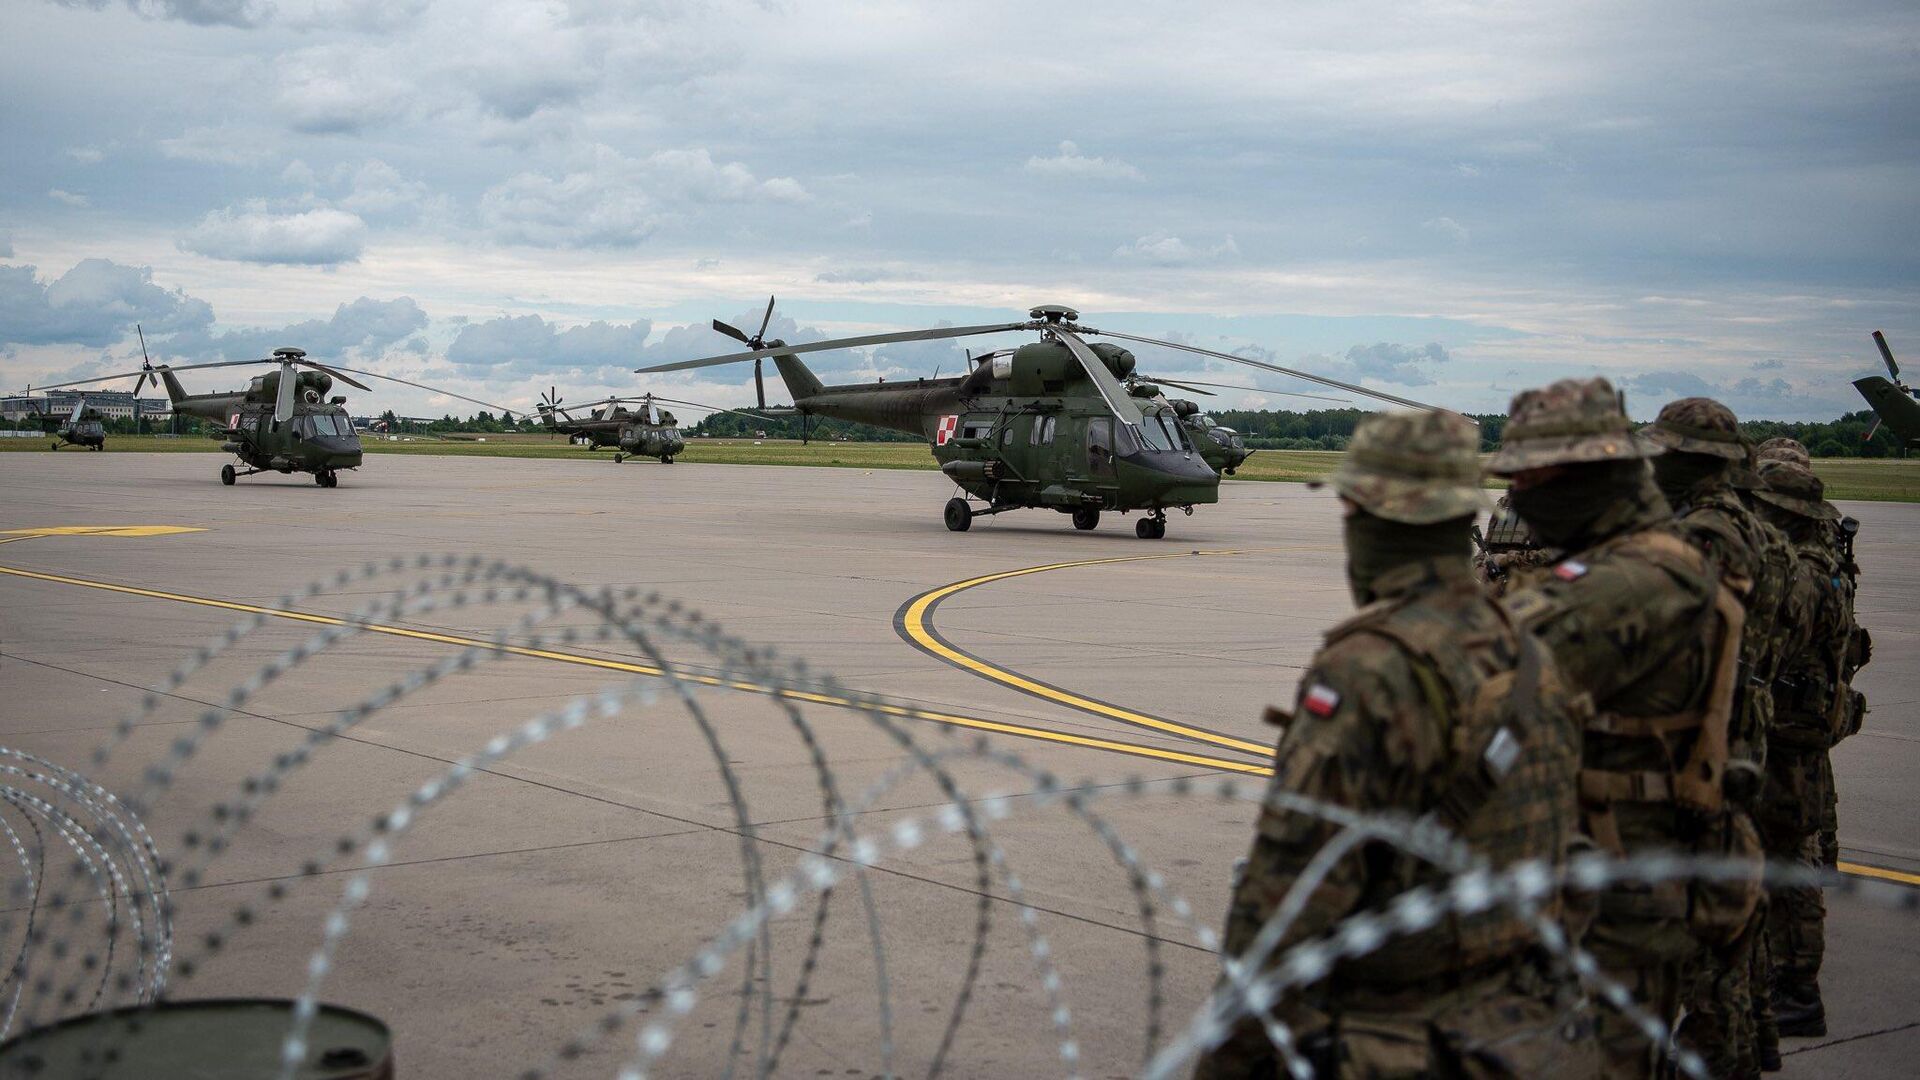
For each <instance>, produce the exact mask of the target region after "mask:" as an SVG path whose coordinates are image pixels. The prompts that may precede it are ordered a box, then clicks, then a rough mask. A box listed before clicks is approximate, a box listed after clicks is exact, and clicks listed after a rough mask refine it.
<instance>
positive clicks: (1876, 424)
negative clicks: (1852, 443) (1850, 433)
mask: <svg viewBox="0 0 1920 1080" xmlns="http://www.w3.org/2000/svg"><path fill="white" fill-rule="evenodd" d="M1879 430H1880V414H1879V413H1874V414H1873V426H1872V427H1869V428H1868V429H1867V433H1866V434H1865V435H1862V436H1860V441H1861V442H1863V443H1869V442H1872V441H1873V437H1874V435H1875V434H1876V433H1878V432H1879Z"/></svg>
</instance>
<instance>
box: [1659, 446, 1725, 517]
mask: <svg viewBox="0 0 1920 1080" xmlns="http://www.w3.org/2000/svg"><path fill="white" fill-rule="evenodd" d="M1729 464H1730V462H1728V461H1727V459H1725V458H1717V457H1713V456H1711V455H1709V454H1684V453H1674V452H1673V451H1671V450H1669V451H1667V452H1666V453H1664V454H1661V455H1660V456H1659V457H1656V458H1654V459H1653V482H1654V484H1655V485H1657V486H1658V487H1659V488H1660V494H1662V495H1665V496H1666V497H1667V501H1668V502H1670V503H1672V504H1674V505H1675V506H1678V505H1680V504H1681V503H1682V502H1685V501H1686V499H1687V496H1688V494H1689V493H1691V492H1692V491H1693V490H1694V489H1695V488H1697V487H1699V486H1700V484H1701V483H1702V482H1703V481H1705V480H1708V479H1710V478H1712V477H1715V476H1719V475H1720V474H1722V473H1724V472H1726V471H1727V466H1728V465H1729Z"/></svg>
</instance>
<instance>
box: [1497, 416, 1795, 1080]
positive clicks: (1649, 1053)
mask: <svg viewBox="0 0 1920 1080" xmlns="http://www.w3.org/2000/svg"><path fill="white" fill-rule="evenodd" d="M1658 453H1659V447H1657V446H1654V445H1653V444H1651V443H1649V442H1647V441H1646V440H1644V439H1642V438H1640V437H1638V436H1637V435H1635V434H1634V433H1633V432H1632V431H1631V430H1630V424H1629V423H1628V420H1627V417H1626V413H1625V412H1624V410H1623V409H1622V408H1621V405H1620V401H1619V397H1618V395H1616V394H1615V393H1614V390H1613V387H1612V386H1611V385H1609V384H1608V383H1607V381H1606V380H1605V379H1590V380H1573V379H1568V380H1563V381H1561V382H1557V383H1554V384H1553V385H1552V386H1549V387H1546V388H1545V389H1542V390H1530V391H1527V392H1525V393H1523V394H1521V395H1520V396H1519V397H1517V398H1515V399H1514V402H1513V407H1512V409H1511V411H1510V412H1509V416H1508V421H1507V427H1506V431H1505V437H1504V439H1503V440H1502V443H1501V447H1500V451H1499V453H1497V454H1495V455H1494V457H1493V459H1492V461H1491V462H1489V465H1488V467H1489V469H1490V470H1491V471H1492V472H1494V473H1497V474H1500V475H1505V476H1509V477H1511V478H1512V480H1513V487H1512V489H1511V492H1512V498H1513V505H1514V508H1515V509H1517V510H1518V511H1519V512H1520V516H1521V517H1523V518H1525V519H1526V521H1527V524H1528V525H1529V526H1531V527H1532V528H1533V531H1534V533H1535V534H1536V535H1538V536H1539V537H1540V539H1541V541H1542V542H1543V543H1545V544H1549V545H1552V546H1555V547H1558V548H1561V549H1563V550H1565V551H1567V552H1568V553H1569V557H1568V558H1566V559H1563V560H1562V561H1561V562H1559V563H1558V564H1556V565H1555V566H1554V567H1553V568H1552V569H1551V570H1549V571H1546V572H1543V573H1540V574H1537V575H1535V576H1534V577H1533V578H1532V579H1530V581H1528V582H1525V583H1522V587H1519V588H1516V591H1514V592H1513V593H1511V594H1509V596H1508V597H1507V600H1506V604H1507V608H1508V610H1509V611H1511V612H1512V613H1513V615H1514V617H1515V618H1516V619H1518V620H1520V621H1521V622H1522V623H1523V624H1524V625H1526V626H1527V627H1528V628H1529V630H1530V631H1531V632H1532V633H1533V634H1534V635H1535V636H1536V638H1537V639H1538V640H1539V641H1540V642H1541V643H1542V644H1544V645H1545V646H1546V647H1547V651H1548V652H1550V653H1551V654H1552V655H1553V657H1554V659H1555V660H1556V661H1557V662H1558V664H1559V666H1560V670H1561V673H1562V674H1563V676H1564V677H1565V678H1566V680H1567V684H1568V686H1569V687H1571V688H1573V689H1576V690H1583V691H1585V692H1587V693H1588V694H1590V695H1591V697H1592V708H1593V715H1592V716H1591V717H1590V718H1589V719H1588V721H1587V723H1586V729H1585V733H1584V737H1583V740H1582V754H1581V766H1582V767H1581V770H1580V775H1579V779H1578V792H1579V798H1580V804H1581V818H1582V823H1583V824H1584V826H1585V828H1586V831H1587V834H1588V835H1589V836H1591V837H1592V838H1593V841H1594V842H1595V843H1596V844H1597V845H1599V847H1601V848H1602V849H1603V850H1605V851H1607V852H1610V853H1612V854H1615V855H1631V854H1637V853H1641V852H1647V851H1653V850H1663V849H1664V850H1674V849H1678V850H1680V851H1684V852H1690V853H1705V854H1713V855H1720V856H1726V855H1735V856H1738V857H1743V858H1748V857H1750V858H1754V859H1756V860H1757V858H1758V851H1757V848H1755V847H1753V846H1752V843H1753V841H1752V836H1751V834H1750V833H1748V834H1747V835H1746V836H1745V837H1744V838H1743V837H1742V835H1741V834H1740V832H1739V830H1738V828H1737V824H1738V819H1737V818H1736V817H1735V816H1734V815H1731V814H1729V813H1728V812H1727V807H1726V798H1725V792H1724V790H1723V786H1722V784H1723V779H1724V773H1725V769H1726V766H1727V764H1728V760H1729V756H1730V754H1729V735H1730V728H1731V726H1732V712H1733V705H1734V697H1735V693H1736V691H1737V689H1738V679H1739V653H1740V645H1741V632H1742V628H1743V626H1744V622H1745V612H1744V609H1743V606H1742V604H1741V602H1740V598H1739V597H1738V596H1737V595H1736V594H1735V593H1734V592H1733V590H1731V589H1728V588H1727V587H1725V586H1724V585H1723V583H1722V581H1721V577H1720V573H1719V571H1718V570H1717V569H1716V568H1715V566H1714V564H1713V562H1712V561H1711V560H1710V559H1709V558H1708V557H1707V556H1706V555H1705V554H1704V553H1703V552H1702V551H1701V550H1700V549H1699V548H1698V547H1695V546H1694V545H1693V544H1692V543H1690V542H1688V540H1687V538H1686V535H1685V533H1683V532H1682V530H1681V528H1680V527H1679V525H1678V524H1676V523H1675V522H1674V521H1673V519H1672V511H1671V509H1670V508H1669V507H1668V505H1667V502H1666V500H1665V499H1664V498H1662V497H1661V495H1660V492H1659V489H1658V488H1656V487H1655V486H1654V482H1653V474H1652V471H1651V470H1650V469H1649V468H1648V467H1647V463H1646V461H1645V459H1646V458H1648V457H1651V456H1653V455H1655V454H1658ZM1758 901H1759V889H1758V885H1757V882H1752V883H1749V882H1740V883H1707V882H1698V883H1688V882H1671V883H1664V884H1661V885H1656V886H1631V885H1621V886H1616V887H1613V888H1610V889H1608V890H1607V891H1606V892H1604V893H1603V894H1602V895H1601V896H1600V897H1599V902H1598V913H1597V915H1596V916H1595V919H1594V922H1593V925H1592V927H1591V928H1590V929H1589V931H1588V933H1587V940H1586V944H1587V947H1588V949H1589V950H1591V951H1592V952H1593V954H1594V956H1595V958H1596V959H1597V960H1598V961H1599V962H1600V964H1601V966H1602V968H1604V969H1605V971H1606V973H1607V974H1608V975H1609V976H1610V977H1612V978H1613V979H1615V980H1617V981H1619V982H1620V983H1622V984H1623V985H1625V986H1626V987H1627V988H1628V989H1629V990H1630V991H1632V992H1633V994H1634V996H1635V998H1636V999H1637V1000H1638V1001H1639V1002H1640V1003H1641V1004H1642V1005H1643V1006H1644V1007H1646V1008H1647V1009H1648V1010H1650V1011H1651V1012H1652V1013H1653V1014H1654V1015H1655V1016H1656V1017H1658V1018H1660V1019H1661V1020H1663V1021H1666V1022H1668V1023H1672V1022H1673V1021H1674V1020H1675V1019H1676V1018H1677V1017H1678V1016H1679V1012H1680V1006H1681V990H1682V985H1683V984H1682V981H1681V979H1682V973H1683V972H1684V971H1687V970H1691V968H1692V965H1693V964H1694V963H1695V962H1696V960H1697V959H1698V957H1699V956H1700V955H1701V954H1702V952H1703V950H1704V948H1706V947H1708V946H1711V947H1716V948H1718V947H1725V946H1727V945H1729V944H1731V943H1732V942H1733V941H1734V940H1735V939H1736V938H1737V937H1738V935H1739V932H1740V931H1741V929H1742V928H1744V927H1745V926H1746V924H1747V922H1748V920H1749V919H1751V917H1752V914H1753V910H1754V908H1755V906H1756V905H1757V904H1758ZM1599 1022H1600V1040H1601V1050H1602V1053H1603V1054H1604V1055H1605V1059H1606V1060H1605V1067H1606V1070H1607V1074H1608V1075H1609V1076H1621V1077H1629V1076H1652V1075H1655V1074H1656V1073H1657V1072H1659V1071H1660V1069H1661V1068H1662V1066H1661V1064H1660V1059H1661V1048H1659V1047H1656V1046H1653V1045H1651V1044H1650V1043H1649V1042H1648V1040H1647V1039H1646V1037H1645V1035H1644V1034H1643V1033H1642V1032H1641V1031H1640V1030H1639V1028H1638V1027H1637V1026H1635V1025H1633V1024H1632V1023H1631V1022H1630V1021H1628V1020H1627V1019H1626V1018H1625V1017H1623V1016H1620V1015H1617V1014H1614V1013H1610V1012H1609V1013H1603V1014H1602V1015H1601V1016H1600V1018H1599Z"/></svg>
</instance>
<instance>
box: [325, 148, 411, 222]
mask: <svg viewBox="0 0 1920 1080" xmlns="http://www.w3.org/2000/svg"><path fill="white" fill-rule="evenodd" d="M342 172H343V174H344V175H343V179H345V180H346V182H347V183H348V184H349V185H350V187H351V190H349V191H348V193H347V194H346V195H345V196H343V197H342V198H341V199H340V205H341V206H343V207H345V208H347V209H348V210H351V211H353V212H354V213H357V214H387V213H392V212H394V211H396V210H401V209H404V208H406V207H409V206H413V205H416V204H418V203H419V202H420V200H421V199H423V198H425V197H426V194H427V185H425V184H422V183H420V182H419V181H417V180H409V179H407V178H406V177H404V176H402V175H400V170H398V169H396V168H394V167H393V166H391V165H389V164H387V163H386V162H384V161H381V160H380V159H378V158H374V159H373V160H371V161H368V162H367V163H366V164H364V165H361V166H360V167H359V168H357V169H353V170H351V172H347V171H346V170H345V169H344V168H343V170H342Z"/></svg>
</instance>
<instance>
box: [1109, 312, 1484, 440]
mask: <svg viewBox="0 0 1920 1080" xmlns="http://www.w3.org/2000/svg"><path fill="white" fill-rule="evenodd" d="M1086 332H1087V333H1089V334H1099V335H1101V336H1103V337H1111V338H1119V339H1121V340H1122V341H1138V342H1140V343H1142V344H1144V345H1159V346H1161V347H1163V348H1168V349H1178V350H1180V351H1181V352H1190V353H1197V354H1199V355H1201V356H1211V357H1214V358H1215V359H1218V360H1230V361H1232V362H1233V363H1236V364H1245V365H1246V366H1248V367H1252V368H1259V369H1260V370H1262V371H1272V372H1275V373H1277V374H1281V375H1291V376H1293V377H1294V378H1296V379H1305V380H1307V381H1308V382H1316V383H1319V384H1321V385H1322V386H1331V387H1335V388H1336V389H1340V390H1345V391H1347V392H1349V393H1354V394H1363V395H1365V396H1367V397H1370V398H1376V399H1378V400H1380V401H1390V402H1392V403H1393V404H1395V405H1405V406H1407V407H1408V408H1410V409H1425V410H1427V411H1428V412H1450V413H1453V414H1454V415H1455V416H1462V417H1463V418H1465V419H1466V420H1468V421H1470V422H1472V423H1473V424H1474V426H1476V427H1478V426H1479V423H1480V422H1479V421H1477V420H1474V419H1473V418H1472V417H1470V416H1465V414H1463V413H1459V412H1456V411H1455V410H1453V409H1449V408H1446V407H1445V406H1442V405H1429V404H1427V403H1426V402H1424V401H1415V400H1413V399H1412V398H1403V397H1400V396H1398V395H1396V394H1389V393H1386V392H1385V391H1381V390H1369V389H1367V388H1366V387H1364V386H1359V385H1356V384H1354V383H1349V382H1341V381H1340V380H1339V379H1329V378H1327V377H1326V376H1324V375H1314V374H1311V373H1309V372H1305V371H1296V370H1294V369H1293V368H1287V367H1281V366H1280V365H1279V364H1269V363H1267V362H1266V361H1264V360H1249V359H1247V358H1246V357H1244V356H1235V355H1233V354H1232V353H1224V352H1218V351H1216V350H1214V349H1203V348H1201V347H1199V346H1198V345H1181V344H1178V343H1176V342H1172V341H1161V340H1160V339H1159V338H1150V337H1141V336H1139V335H1138V334H1122V333H1119V332H1118V331H1114V330H1091V329H1090V330H1087V331H1086Z"/></svg>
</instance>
